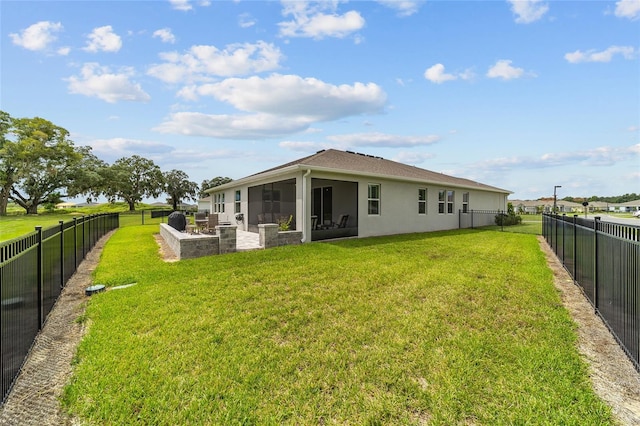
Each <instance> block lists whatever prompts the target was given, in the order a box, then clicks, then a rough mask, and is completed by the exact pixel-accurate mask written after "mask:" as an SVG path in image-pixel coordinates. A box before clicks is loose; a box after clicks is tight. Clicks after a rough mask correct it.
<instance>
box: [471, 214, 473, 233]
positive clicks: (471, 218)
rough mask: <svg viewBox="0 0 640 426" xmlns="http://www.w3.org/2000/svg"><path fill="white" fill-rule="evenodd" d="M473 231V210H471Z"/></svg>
mask: <svg viewBox="0 0 640 426" xmlns="http://www.w3.org/2000/svg"><path fill="white" fill-rule="evenodd" d="M471 229H473V209H471Z"/></svg>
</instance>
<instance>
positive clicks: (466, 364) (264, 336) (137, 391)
mask: <svg viewBox="0 0 640 426" xmlns="http://www.w3.org/2000/svg"><path fill="white" fill-rule="evenodd" d="M153 232H154V227H142V226H139V227H128V228H122V229H120V230H119V231H117V233H116V234H114V236H113V237H112V238H111V240H110V241H109V242H108V244H107V246H106V247H105V250H104V251H103V255H102V260H101V262H100V265H99V266H98V268H97V270H96V272H95V282H96V283H103V284H106V285H108V286H116V285H120V284H129V283H133V282H135V283H137V285H135V286H133V287H129V288H127V289H124V290H112V291H107V292H105V293H101V294H98V295H95V296H92V298H91V300H90V303H89V305H88V309H87V313H86V323H87V324H88V327H89V330H88V334H87V335H86V337H85V338H84V340H83V341H82V343H81V345H80V347H79V349H78V353H77V357H76V363H75V373H74V376H73V379H72V381H71V384H70V385H69V386H68V387H67V388H66V389H65V393H64V398H63V404H64V406H65V407H66V409H67V410H68V411H70V412H71V413H73V414H75V415H77V416H79V417H80V419H81V420H82V422H83V423H86V424H95V425H116V424H117V425H120V424H133V423H135V424H149V425H174V424H184V425H189V424H191V425H201V424H325V423H331V424H357V425H362V424H364V425H377V424H407V425H410V424H415V425H418V424H427V423H428V424H434V425H455V424H461V425H463V424H486V425H501V424H503V425H507V424H508V425H511V424H566V425H570V424H576V425H577V424H610V423H612V418H611V414H610V409H609V408H608V407H607V406H605V405H604V404H603V403H602V402H601V401H600V400H599V399H598V398H597V397H596V395H595V394H594V392H593V390H592V389H591V387H590V382H589V378H588V375H587V371H586V367H585V363H584V362H583V360H582V359H581V357H580V356H579V354H578V353H577V350H576V334H575V331H574V323H573V322H572V321H571V320H570V318H569V316H568V314H567V312H566V310H565V309H564V308H563V307H562V305H561V302H560V299H559V296H558V294H557V292H556V290H555V289H554V287H553V282H552V274H551V271H550V270H549V269H548V267H547V266H546V262H545V259H544V256H543V254H542V253H541V251H540V249H539V247H538V242H537V240H536V238H535V237H534V236H532V235H522V234H513V233H500V232H493V231H483V230H462V231H450V232H437V233H429V234H412V235H403V236H394V237H381V238H368V239H356V240H345V241H341V242H335V243H310V244H305V245H302V246H288V247H281V248H278V249H270V250H263V251H255V252H245V253H235V254H231V255H224V256H212V257H206V258H200V259H194V260H188V261H181V262H176V263H164V262H162V261H161V259H160V258H159V255H158V250H157V245H156V243H155V241H154V240H153V238H152V233H153Z"/></svg>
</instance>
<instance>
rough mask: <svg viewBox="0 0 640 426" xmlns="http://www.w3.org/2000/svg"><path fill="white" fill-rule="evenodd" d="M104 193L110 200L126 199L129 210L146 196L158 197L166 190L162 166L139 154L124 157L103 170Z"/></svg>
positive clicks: (134, 207)
mask: <svg viewBox="0 0 640 426" xmlns="http://www.w3.org/2000/svg"><path fill="white" fill-rule="evenodd" d="M102 177H103V179H104V182H105V188H104V191H103V193H104V194H105V195H106V196H107V198H109V200H110V201H112V202H113V201H115V200H116V199H121V200H124V201H125V202H126V203H127V204H129V210H130V211H134V210H135V209H136V203H138V202H140V201H142V199H143V198H144V197H157V196H158V195H160V194H161V193H162V192H163V191H164V178H163V176H162V172H161V171H160V167H158V166H157V165H156V164H155V163H154V162H153V161H152V160H149V159H146V158H142V157H140V156H138V155H134V156H132V157H123V158H120V159H119V160H117V161H116V162H115V163H113V165H111V167H109V168H107V169H105V170H104V171H103V176H102Z"/></svg>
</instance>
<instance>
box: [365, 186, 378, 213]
mask: <svg viewBox="0 0 640 426" xmlns="http://www.w3.org/2000/svg"><path fill="white" fill-rule="evenodd" d="M367 201H368V204H369V214H371V215H379V214H380V185H379V184H377V183H370V184H369V192H368V197H367Z"/></svg>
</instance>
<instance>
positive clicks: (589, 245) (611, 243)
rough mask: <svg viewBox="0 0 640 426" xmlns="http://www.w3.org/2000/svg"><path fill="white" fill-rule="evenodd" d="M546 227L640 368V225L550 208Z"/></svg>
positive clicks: (551, 241)
mask: <svg viewBox="0 0 640 426" xmlns="http://www.w3.org/2000/svg"><path fill="white" fill-rule="evenodd" d="M542 232H543V236H544V238H545V240H546V241H547V243H549V245H550V246H551V248H552V249H553V250H554V252H555V254H556V256H557V257H558V259H560V261H562V264H563V265H564V267H565V268H566V269H567V271H568V272H569V273H570V274H571V276H572V277H573V279H574V281H575V282H576V284H577V285H579V286H580V287H581V288H582V290H583V292H584V294H585V296H586V297H587V298H588V299H589V302H590V303H591V304H592V305H593V307H594V309H595V311H596V313H597V314H598V315H599V316H600V317H601V318H602V320H603V321H604V323H605V324H606V325H607V327H609V330H610V331H611V333H612V334H613V335H614V337H615V338H616V340H617V341H618V343H619V344H620V346H621V347H622V349H623V350H624V351H625V353H626V354H627V356H628V357H629V359H631V361H632V362H633V364H634V366H635V368H636V369H637V370H638V371H640V227H638V226H634V225H622V224H618V223H612V222H603V221H601V220H600V218H599V217H596V218H595V220H591V219H583V218H579V217H578V216H577V215H575V216H572V217H568V216H566V215H562V216H559V215H551V214H546V213H545V214H544V215H543V218H542Z"/></svg>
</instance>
